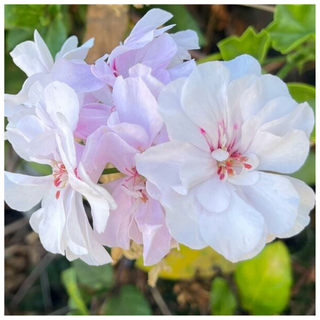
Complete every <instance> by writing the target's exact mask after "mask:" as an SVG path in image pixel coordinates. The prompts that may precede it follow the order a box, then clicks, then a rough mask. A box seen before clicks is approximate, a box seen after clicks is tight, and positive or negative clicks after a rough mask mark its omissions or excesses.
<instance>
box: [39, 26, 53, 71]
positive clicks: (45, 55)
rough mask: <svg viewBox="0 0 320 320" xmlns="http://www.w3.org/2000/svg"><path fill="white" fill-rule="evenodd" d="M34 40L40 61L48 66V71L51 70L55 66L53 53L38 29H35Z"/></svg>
mask: <svg viewBox="0 0 320 320" xmlns="http://www.w3.org/2000/svg"><path fill="white" fill-rule="evenodd" d="M34 41H35V44H36V47H37V51H38V56H39V59H40V61H41V62H42V64H43V65H44V66H45V67H46V69H47V71H48V72H50V70H51V68H52V66H53V59H52V55H51V53H50V51H49V49H48V47H47V45H46V44H45V42H44V41H43V39H42V38H41V36H40V34H39V32H38V31H37V30H35V31H34Z"/></svg>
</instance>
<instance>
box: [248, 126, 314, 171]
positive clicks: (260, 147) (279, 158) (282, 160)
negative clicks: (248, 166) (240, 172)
mask: <svg viewBox="0 0 320 320" xmlns="http://www.w3.org/2000/svg"><path fill="white" fill-rule="evenodd" d="M309 148H310V147H309V139H308V137H307V136H306V134H305V133H304V132H303V131H301V130H292V131H290V132H288V133H287V134H286V135H285V136H284V137H278V136H276V135H273V134H272V133H269V132H262V131H261V132H258V133H257V134H256V135H255V136H254V140H253V142H252V144H251V146H250V148H249V150H248V153H255V154H256V155H257V157H258V158H259V165H258V167H257V170H267V171H275V172H280V173H293V172H295V171H297V170H298V169H299V168H301V166H302V165H303V164H304V162H305V160H306V159H307V156H308V153H309Z"/></svg>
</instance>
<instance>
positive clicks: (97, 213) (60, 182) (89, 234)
mask: <svg viewBox="0 0 320 320" xmlns="http://www.w3.org/2000/svg"><path fill="white" fill-rule="evenodd" d="M56 121H59V122H60V124H59V128H60V130H59V131H58V130H56V131H55V132H54V135H55V138H56V143H57V146H58V153H59V156H60V160H58V161H55V160H48V164H50V165H51V166H52V175H50V176H44V177H32V176H26V175H22V174H17V173H10V172H5V201H6V202H7V204H8V205H9V206H10V207H11V208H13V209H15V210H18V211H28V210H30V209H32V208H33V207H34V206H35V205H37V204H38V203H39V202H40V201H41V208H40V209H38V210H37V211H36V212H34V213H33V214H32V216H31V219H30V224H31V227H32V228H33V230H34V231H35V232H37V233H39V237H40V241H41V243H42V245H43V246H44V248H45V249H46V250H48V251H50V252H52V253H60V254H62V255H64V254H65V255H66V256H67V258H68V259H69V260H74V259H76V258H80V259H82V260H83V261H85V262H86V263H88V264H91V265H100V264H105V263H109V262H111V261H112V259H111V257H110V256H109V254H108V253H107V251H106V250H105V249H104V248H103V246H102V245H101V243H100V242H99V241H98V239H97V236H96V234H95V232H98V233H102V232H103V231H104V229H105V227H106V224H107V220H108V217H109V209H112V210H114V209H116V207H117V205H116V203H115V201H114V200H113V198H112V197H111V195H110V194H109V193H108V192H107V191H106V190H105V189H104V188H103V187H101V186H99V185H98V184H96V182H97V180H98V178H99V177H100V175H101V172H102V171H103V168H104V166H105V162H103V156H102V154H101V153H102V152H103V151H102V150H98V149H97V148H98V146H99V139H100V137H101V131H100V130H97V131H96V132H95V133H94V134H93V135H92V136H90V137H89V138H88V139H87V144H86V147H85V148H84V150H82V151H80V152H76V147H75V143H74V139H73V135H72V132H71V130H70V128H69V124H68V122H67V120H66V117H65V116H64V115H63V114H62V113H60V112H57V113H56ZM42 145H43V146H44V147H45V142H42ZM83 196H84V197H85V198H86V199H87V200H88V202H89V204H90V207H91V215H92V219H93V228H94V230H95V231H94V230H93V229H92V228H91V226H90V224H89V221H88V218H87V215H86V212H85V210H84V206H83V202H82V197H83Z"/></svg>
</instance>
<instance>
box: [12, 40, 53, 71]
mask: <svg viewBox="0 0 320 320" xmlns="http://www.w3.org/2000/svg"><path fill="white" fill-rule="evenodd" d="M10 55H11V57H12V58H13V62H14V63H15V64H16V65H17V66H18V67H19V68H20V69H21V70H22V71H23V72H25V73H26V75H27V76H28V77H31V76H32V75H34V74H36V73H41V72H43V73H48V70H47V68H46V66H45V65H44V64H43V63H42V61H41V60H40V59H39V56H38V48H37V46H36V44H35V43H34V42H33V41H25V42H22V43H20V44H18V45H17V46H16V47H15V48H14V49H13V51H11V52H10Z"/></svg>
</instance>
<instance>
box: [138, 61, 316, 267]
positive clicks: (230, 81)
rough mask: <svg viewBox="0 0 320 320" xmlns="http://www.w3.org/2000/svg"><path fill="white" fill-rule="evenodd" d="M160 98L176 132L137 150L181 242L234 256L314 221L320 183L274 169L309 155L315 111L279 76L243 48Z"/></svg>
mask: <svg viewBox="0 0 320 320" xmlns="http://www.w3.org/2000/svg"><path fill="white" fill-rule="evenodd" d="M158 102H159V112H160V113H161V115H162V117H163V119H164V122H165V124H166V127H167V131H168V134H169V138H170V140H171V142H167V143H164V144H161V145H158V146H155V147H152V148H150V149H148V150H146V151H145V152H144V153H142V154H137V156H136V167H137V170H138V172H140V174H141V175H143V176H144V177H145V178H146V179H147V180H148V182H149V185H147V189H146V190H147V192H148V193H149V194H150V195H151V196H157V197H159V198H160V202H161V203H162V205H163V206H164V207H165V209H166V218H167V224H168V227H169V230H170V232H171V234H172V236H173V237H174V238H175V239H176V240H177V241H178V242H180V243H182V244H185V245H187V246H189V247H191V248H195V249H200V248H204V247H206V246H208V245H209V246H211V247H212V248H214V249H215V250H216V251H218V252H219V253H221V254H222V255H224V256H225V257H226V258H227V259H229V260H231V261H234V262H235V261H239V260H243V259H247V258H250V257H252V256H254V255H256V254H257V253H258V252H259V251H260V250H261V249H262V248H263V247H264V245H265V243H266V242H267V241H270V240H272V239H274V238H275V237H278V238H284V237H290V236H293V235H295V234H297V233H298V232H300V231H301V230H302V229H303V228H304V227H305V226H306V225H307V224H308V223H309V220H310V218H309V212H310V210H311V209H312V208H313V206H314V193H313V191H312V189H311V188H309V187H308V186H307V185H306V184H305V183H304V182H302V181H299V180H297V179H293V178H291V177H288V176H286V175H277V174H274V173H273V172H278V173H281V174H290V173H293V172H295V171H297V170H298V169H299V168H300V167H301V166H302V165H303V163H304V161H305V159H306V157H307V155H308V152H309V139H308V138H309V135H310V133H311V131H312V128H313V125H314V116H313V112H312V109H311V108H310V107H309V105H308V104H307V103H303V104H298V103H296V102H295V101H294V100H293V99H292V98H291V96H290V94H289V92H288V89H287V86H286V85H285V83H283V82H282V81H281V80H280V79H279V78H277V77H275V76H271V75H261V68H260V65H259V63H258V62H257V61H256V60H255V59H254V58H252V57H250V56H247V55H243V56H240V57H238V58H236V59H234V60H232V61H228V62H210V63H205V64H202V65H199V66H198V67H197V68H196V69H195V70H194V71H193V72H192V74H191V75H190V76H189V77H188V78H187V79H183V78H181V79H178V80H176V81H174V82H172V83H170V84H169V85H168V86H167V87H166V88H165V89H164V90H163V91H162V92H161V93H160V96H159V100H158Z"/></svg>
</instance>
